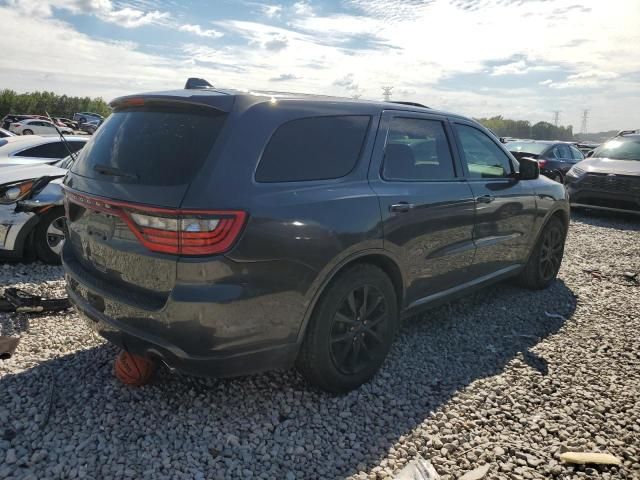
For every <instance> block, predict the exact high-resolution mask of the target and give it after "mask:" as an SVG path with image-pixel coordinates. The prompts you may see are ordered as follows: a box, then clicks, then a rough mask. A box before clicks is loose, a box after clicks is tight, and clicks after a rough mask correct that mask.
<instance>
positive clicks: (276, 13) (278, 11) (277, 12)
mask: <svg viewBox="0 0 640 480" xmlns="http://www.w3.org/2000/svg"><path fill="white" fill-rule="evenodd" d="M260 7H261V8H262V13H263V14H264V15H266V16H267V17H268V18H280V16H281V15H282V5H261V6H260Z"/></svg>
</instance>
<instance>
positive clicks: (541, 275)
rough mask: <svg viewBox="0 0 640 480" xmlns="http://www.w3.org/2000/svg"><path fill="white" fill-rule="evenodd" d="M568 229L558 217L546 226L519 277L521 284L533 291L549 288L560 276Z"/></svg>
mask: <svg viewBox="0 0 640 480" xmlns="http://www.w3.org/2000/svg"><path fill="white" fill-rule="evenodd" d="M566 236H567V229H566V228H565V226H564V224H563V223H562V221H560V219H559V218H557V217H552V218H551V219H550V220H549V221H548V222H547V224H546V225H545V227H544V229H543V230H542V233H541V234H540V238H538V242H537V243H536V245H535V247H534V248H533V251H532V252H531V255H530V256H529V260H528V261H527V264H526V266H525V268H524V270H523V271H522V272H521V273H520V276H519V277H518V280H519V283H520V284H521V285H522V286H523V287H525V288H529V289H531V290H542V289H544V288H547V287H548V286H549V285H551V283H553V281H554V280H555V279H556V277H557V276H558V271H559V270H560V265H561V264H562V257H563V255H564V242H565V238H566Z"/></svg>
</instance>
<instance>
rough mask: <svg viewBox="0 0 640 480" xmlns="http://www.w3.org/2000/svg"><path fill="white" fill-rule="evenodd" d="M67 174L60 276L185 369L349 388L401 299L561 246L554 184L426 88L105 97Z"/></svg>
mask: <svg viewBox="0 0 640 480" xmlns="http://www.w3.org/2000/svg"><path fill="white" fill-rule="evenodd" d="M112 107H113V109H114V112H113V114H112V115H110V117H109V118H108V119H107V120H105V122H104V124H103V125H102V126H101V127H100V129H99V130H98V131H97V132H96V134H95V135H94V136H93V138H92V139H91V141H90V142H89V143H88V144H87V146H86V147H85V148H84V149H83V150H82V152H81V154H80V156H79V158H78V160H77V161H76V162H75V163H74V165H73V167H72V168H71V170H70V172H69V173H68V175H67V177H66V179H65V182H64V188H65V204H66V209H67V228H68V240H67V242H66V243H65V246H64V249H63V263H64V266H65V270H66V278H67V282H68V290H69V295H70V297H71V299H72V301H73V303H74V304H75V306H76V307H77V309H78V311H79V312H81V313H82V314H83V315H84V316H85V317H86V318H87V322H88V324H89V325H91V326H92V327H93V328H94V329H95V330H97V331H98V332H99V333H100V334H101V335H102V336H104V337H105V338H106V339H108V340H109V341H111V342H113V343H115V344H117V345H119V346H121V347H122V348H124V349H126V350H128V351H130V352H133V353H137V354H140V355H145V356H147V357H148V358H150V359H153V360H156V361H159V362H162V363H164V364H165V365H168V366H169V367H171V368H174V369H178V370H180V371H184V372H187V373H191V374H195V375H205V376H214V377H228V376H238V375H243V374H248V373H252V372H258V371H264V370H268V369H276V368H289V367H292V366H294V365H295V366H297V368H298V369H299V371H300V372H301V373H302V374H303V375H304V376H305V377H306V378H307V379H308V380H309V381H310V382H311V383H313V384H314V385H316V386H319V387H321V388H323V389H325V390H328V391H331V392H345V391H348V390H350V389H353V388H356V387H358V386H359V385H361V384H362V383H364V382H366V381H368V380H369V379H370V378H371V377H372V376H373V375H374V374H375V372H376V371H377V370H378V369H379V367H380V366H381V365H382V363H383V361H384V359H385V357H386V355H387V353H388V351H389V349H390V347H391V343H392V340H393V337H394V335H395V333H396V331H397V330H398V327H399V324H400V321H401V319H402V318H403V317H406V316H409V315H412V314H415V313H417V312H420V311H421V310H423V309H424V308H426V307H429V306H432V305H434V304H436V303H439V302H442V301H446V300H448V299H451V298H453V297H456V296H459V295H463V294H465V293H467V292H469V291H471V290H474V289H476V288H478V287H481V286H484V285H487V284H490V283H493V282H496V281H499V280H502V279H505V278H508V277H516V278H517V279H518V280H519V281H520V282H521V284H523V285H524V286H526V287H529V288H534V289H540V288H545V287H547V286H548V285H549V284H550V283H551V282H552V281H553V280H554V279H555V277H556V275H557V272H558V269H559V268H560V262H561V260H562V256H563V248H564V241H565V235H566V232H567V225H568V219H569V206H568V202H567V198H566V194H565V191H564V188H563V186H562V185H560V184H558V183H555V182H553V181H551V180H549V179H547V178H544V177H540V176H539V168H538V165H537V163H536V162H535V161H533V160H528V159H524V160H523V161H521V162H520V164H518V163H517V162H516V161H515V159H514V158H513V157H512V156H511V154H510V153H509V152H508V151H507V150H506V149H505V148H504V146H503V145H502V144H500V142H499V141H498V140H497V139H496V138H494V136H493V135H491V134H490V133H489V132H488V131H487V130H486V129H485V128H483V127H482V126H481V125H479V124H478V123H476V122H475V121H473V120H470V119H468V118H465V117H461V116H459V115H453V114H449V113H443V112H438V111H435V110H431V109H428V108H426V107H420V106H414V105H407V104H393V103H384V102H370V101H358V100H351V99H344V98H329V97H320V96H308V95H294V94H276V93H272V92H267V93H256V92H252V93H243V92H238V91H232V90H216V89H213V88H199V89H184V90H178V91H169V92H164V93H151V94H141V95H136V96H127V97H123V98H119V99H116V100H114V101H113V102H112Z"/></svg>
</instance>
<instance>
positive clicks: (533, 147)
mask: <svg viewBox="0 0 640 480" xmlns="http://www.w3.org/2000/svg"><path fill="white" fill-rule="evenodd" d="M547 147H549V145H547V144H546V143H533V142H509V143H507V150H509V151H510V152H524V153H533V154H534V155H540V154H541V153H542V152H543V151H544V150H545V149H546V148H547Z"/></svg>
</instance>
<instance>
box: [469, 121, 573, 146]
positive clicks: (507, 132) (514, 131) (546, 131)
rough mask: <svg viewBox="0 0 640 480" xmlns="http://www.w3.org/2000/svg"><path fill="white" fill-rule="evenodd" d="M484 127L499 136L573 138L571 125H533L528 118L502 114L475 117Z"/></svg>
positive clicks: (541, 138)
mask: <svg viewBox="0 0 640 480" xmlns="http://www.w3.org/2000/svg"><path fill="white" fill-rule="evenodd" d="M476 120H477V121H478V122H480V123H481V124H482V125H484V126H485V127H487V128H489V129H491V130H492V131H493V132H494V133H495V134H496V135H498V136H500V137H515V138H530V139H533V140H575V138H574V135H573V126H571V125H568V126H566V127H563V126H557V127H556V126H555V125H554V124H552V123H549V122H538V123H534V124H533V125H532V124H531V122H529V121H528V120H510V119H508V118H503V117H502V115H498V116H497V117H491V118H477V119H476Z"/></svg>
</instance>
